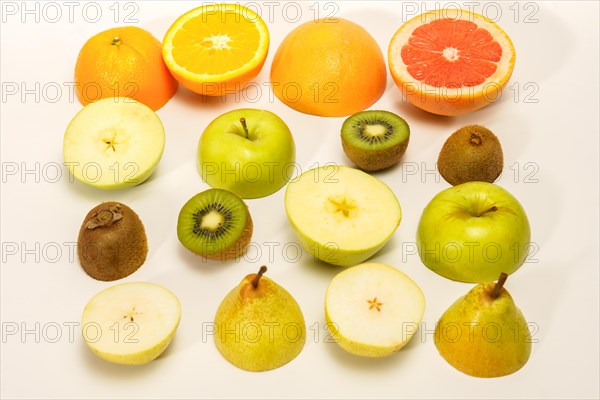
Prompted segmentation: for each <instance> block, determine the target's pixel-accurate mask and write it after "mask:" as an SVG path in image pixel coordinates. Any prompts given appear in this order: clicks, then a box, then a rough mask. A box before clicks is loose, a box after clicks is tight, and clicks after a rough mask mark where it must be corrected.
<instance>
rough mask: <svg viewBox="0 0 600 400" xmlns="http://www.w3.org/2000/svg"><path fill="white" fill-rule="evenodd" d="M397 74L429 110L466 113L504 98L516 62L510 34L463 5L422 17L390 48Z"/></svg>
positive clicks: (404, 88) (402, 30)
mask: <svg viewBox="0 0 600 400" xmlns="http://www.w3.org/2000/svg"><path fill="white" fill-rule="evenodd" d="M388 62H389V67H390V71H391V73H392V77H393V78H394V81H395V82H396V85H397V86H398V87H399V88H400V90H401V91H402V93H403V94H404V96H405V97H406V99H407V100H408V101H410V102H411V103H412V104H414V105H416V106H417V107H419V108H422V109H423V110H426V111H429V112H431V113H434V114H440V115H461V114H466V113H469V112H472V111H475V110H478V109H480V108H482V107H485V106H486V105H488V104H490V103H492V102H494V101H495V100H496V99H498V98H499V96H500V93H501V92H502V89H503V88H504V86H505V85H506V83H507V82H508V80H509V79H510V76H511V74H512V71H513V68H514V65H515V49H514V47H513V44H512V41H511V40H510V38H509V37H508V35H507V34H506V33H505V32H504V31H503V30H502V28H500V27H499V26H498V25H496V24H495V23H494V22H492V21H491V20H489V19H488V18H486V17H484V16H482V15H479V14H475V13H472V12H468V11H465V10H459V9H441V10H435V11H430V12H426V13H424V14H422V15H418V16H416V17H414V18H412V19H411V20H409V21H408V22H406V23H405V24H404V25H402V26H401V27H400V29H398V31H397V32H396V33H395V34H394V36H393V37H392V40H391V42H390V46H389V49H388Z"/></svg>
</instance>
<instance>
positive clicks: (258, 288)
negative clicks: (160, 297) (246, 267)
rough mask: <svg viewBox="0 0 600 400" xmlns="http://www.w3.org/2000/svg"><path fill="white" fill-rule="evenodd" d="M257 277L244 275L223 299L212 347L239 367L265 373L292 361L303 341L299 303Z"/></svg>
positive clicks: (304, 328)
mask: <svg viewBox="0 0 600 400" xmlns="http://www.w3.org/2000/svg"><path fill="white" fill-rule="evenodd" d="M266 271H267V267H265V266H262V267H261V268H260V271H259V272H258V274H250V275H247V276H246V277H245V278H244V279H243V280H242V281H241V283H240V284H239V285H238V286H236V287H235V288H233V290H231V291H230V292H229V293H228V294H227V296H225V298H224V299H223V301H222V302H221V304H220V305H219V308H218V310H217V314H216V316H215V336H214V337H215V344H216V346H217V349H218V350H219V352H221V355H222V356H223V357H225V359H226V360H227V361H229V362H230V363H232V364H233V365H235V366H236V367H238V368H241V369H244V370H247V371H255V372H258V371H267V370H271V369H275V368H279V367H281V366H282V365H284V364H287V363H288V362H290V361H292V360H293V359H294V358H296V356H297V355H298V354H300V352H301V351H302V348H303V347H304V343H305V342H306V324H305V322H304V316H303V315H302V311H301V310H300V307H299V306H298V303H297V302H296V300H294V298H293V297H292V295H290V294H289V293H288V291H287V290H285V289H284V288H283V287H281V286H279V285H278V284H277V283H275V282H273V281H272V280H271V279H269V278H267V277H265V276H263V274H264V273H265V272H266Z"/></svg>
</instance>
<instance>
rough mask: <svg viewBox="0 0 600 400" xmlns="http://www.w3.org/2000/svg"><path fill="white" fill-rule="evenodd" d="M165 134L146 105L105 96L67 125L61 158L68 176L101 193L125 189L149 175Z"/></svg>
mask: <svg viewBox="0 0 600 400" xmlns="http://www.w3.org/2000/svg"><path fill="white" fill-rule="evenodd" d="M164 147H165V130H164V128H163V125H162V122H161V121H160V119H159V118H158V115H156V113H155V112H154V111H152V109H150V108H149V107H148V106H146V105H144V104H142V103H140V102H138V101H136V100H133V99H130V98H125V97H110V98H105V99H102V100H99V101H97V102H95V103H90V104H88V105H87V106H85V107H84V108H83V109H82V110H81V111H79V113H77V115H75V117H74V118H73V119H72V120H71V122H70V123H69V126H67V130H66V132H65V136H64V142H63V155H64V160H65V164H66V165H67V167H68V168H69V171H70V173H71V174H72V175H73V176H74V177H75V178H77V179H78V180H80V181H81V182H84V183H87V184H89V185H92V186H95V187H97V188H100V189H125V188H128V187H132V186H136V185H139V184H140V183H142V182H144V181H145V180H146V179H148V178H149V177H150V175H152V172H154V169H155V168H156V165H157V164H158V162H159V161H160V158H161V157H162V154H163V149H164Z"/></svg>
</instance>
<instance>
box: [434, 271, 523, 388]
mask: <svg viewBox="0 0 600 400" xmlns="http://www.w3.org/2000/svg"><path fill="white" fill-rule="evenodd" d="M506 278H507V275H506V274H505V273H502V274H501V275H500V278H499V279H498V282H497V283H494V282H487V283H481V284H479V285H477V286H475V287H474V288H473V289H471V290H470V291H469V292H468V293H467V294H466V295H465V296H463V297H461V298H459V299H458V300H457V301H456V302H454V304H452V305H451V306H450V308H448V309H447V310H446V312H445V313H444V314H443V315H442V317H441V318H440V320H439V321H438V324H437V325H436V329H435V344H436V347H437V349H438V351H439V352H440V354H441V355H442V357H444V359H446V361H448V363H450V365H452V366H453V367H454V368H456V369H458V370H459V371H461V372H464V373H465V374H467V375H471V376H476V377H481V378H493V377H499V376H504V375H510V374H512V373H514V372H516V371H518V370H519V369H521V367H523V366H524V365H525V364H526V363H527V360H528V359H529V355H530V354H531V334H530V332H529V328H528V326H527V321H526V320H525V317H524V316H523V313H521V310H519V309H518V308H517V306H516V305H515V302H514V301H513V299H512V297H511V295H510V294H509V293H508V291H507V290H506V289H504V288H503V285H504V282H505V281H506Z"/></svg>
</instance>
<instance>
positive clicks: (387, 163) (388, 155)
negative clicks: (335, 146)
mask: <svg viewBox="0 0 600 400" xmlns="http://www.w3.org/2000/svg"><path fill="white" fill-rule="evenodd" d="M408 141H409V138H407V139H406V140H405V141H403V142H402V143H398V144H397V145H395V146H392V147H389V148H387V149H380V150H365V149H361V148H358V147H356V146H353V145H352V144H351V143H348V142H347V141H346V140H345V139H344V138H343V137H342V148H343V149H344V153H346V156H348V158H349V159H350V161H352V162H353V163H354V164H356V166H357V167H358V168H360V169H362V170H363V171H368V172H373V171H380V170H382V169H386V168H389V167H391V166H393V165H395V164H397V163H398V162H399V161H400V159H401V158H402V156H403V155H404V153H405V152H406V148H407V147H408Z"/></svg>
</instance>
